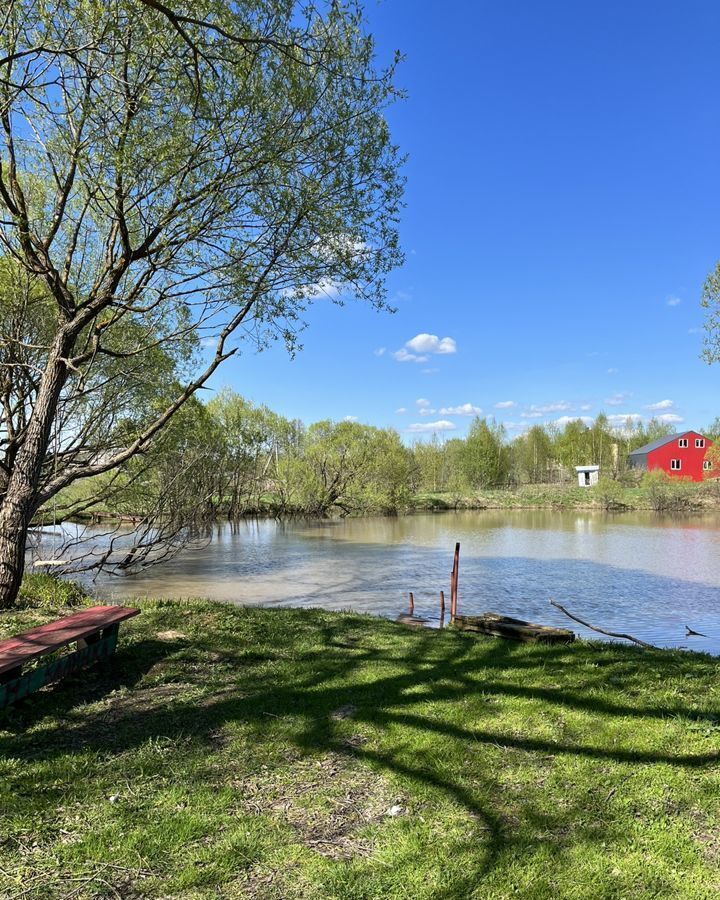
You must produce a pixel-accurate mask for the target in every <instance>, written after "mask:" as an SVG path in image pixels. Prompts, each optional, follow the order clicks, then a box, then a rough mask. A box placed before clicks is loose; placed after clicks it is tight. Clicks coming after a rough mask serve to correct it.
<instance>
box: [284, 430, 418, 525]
mask: <svg viewBox="0 0 720 900" xmlns="http://www.w3.org/2000/svg"><path fill="white" fill-rule="evenodd" d="M412 473H413V460H412V455H411V453H410V451H409V450H408V449H407V448H406V447H404V446H403V444H402V441H401V440H400V436H399V435H398V434H397V432H395V431H393V430H392V429H383V428H374V427H372V426H370V425H361V424H360V423H358V422H331V421H329V420H326V421H323V422H316V423H315V424H314V425H311V426H310V427H309V428H308V430H307V435H306V437H305V440H304V443H303V448H302V456H301V457H299V458H298V459H297V460H296V461H295V463H294V464H293V465H292V466H291V467H290V469H289V477H290V478H291V479H292V480H293V483H294V492H293V495H294V497H295V506H296V509H297V511H301V512H305V513H312V514H315V515H326V514H327V513H328V512H330V511H331V510H333V508H335V509H338V510H340V511H342V512H343V513H345V514H346V515H347V514H350V513H356V512H361V511H373V510H375V511H380V512H386V513H388V512H392V513H395V512H399V511H401V510H403V509H404V508H405V507H406V506H407V505H408V502H409V499H410V495H411V490H410V484H411V478H412Z"/></svg>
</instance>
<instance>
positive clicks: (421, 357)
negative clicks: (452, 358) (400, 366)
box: [393, 332, 457, 363]
mask: <svg viewBox="0 0 720 900" xmlns="http://www.w3.org/2000/svg"><path fill="white" fill-rule="evenodd" d="M447 353H457V344H456V343H455V339H454V338H451V337H444V338H439V337H438V336H437V335H436V334H425V333H424V332H423V333H421V334H416V335H415V337H414V338H410V340H409V341H406V342H405V346H404V347H401V348H400V350H396V351H395V352H394V353H393V357H394V358H395V359H396V360H397V361H398V362H415V363H424V362H427V361H428V359H430V355H431V354H433V355H436V356H437V355H440V356H443V355H445V354H447Z"/></svg>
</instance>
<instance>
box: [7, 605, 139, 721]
mask: <svg viewBox="0 0 720 900" xmlns="http://www.w3.org/2000/svg"><path fill="white" fill-rule="evenodd" d="M139 612H140V610H139V609H132V608H130V607H127V606H91V607H90V608H89V609H83V610H81V611H80V612H77V613H74V614H73V615H72V616H66V617H65V618H64V619H58V620H57V621H55V622H49V623H48V624H47V625H41V626H40V627H39V628H32V629H31V630H30V631H26V632H25V633H24V634H18V635H16V636H15V637H12V638H9V639H8V640H6V641H0V709H3V708H4V707H5V706H8V705H9V704H11V703H15V702H16V701H17V700H21V699H22V698H23V697H27V695H28V694H32V693H33V691H38V690H40V688H41V687H43V685H46V684H50V683H51V682H53V681H58V680H59V679H60V678H63V677H64V676H65V675H68V674H69V673H70V672H74V671H75V670H76V669H79V668H81V667H82V666H86V665H88V664H89V663H91V662H94V661H95V660H99V659H107V657H109V656H111V655H112V654H113V653H114V652H115V648H116V646H117V639H118V631H119V628H120V623H121V622H123V621H124V620H125V619H130V618H131V617H132V616H136V615H137V614H138V613H139ZM69 644H76V649H75V650H74V651H73V652H72V653H66V654H64V655H63V656H59V657H57V658H55V659H53V660H51V661H50V662H48V663H47V664H46V665H42V666H36V667H34V668H31V669H29V670H28V671H27V672H25V673H23V668H24V666H26V665H27V664H28V663H29V662H31V661H32V660H35V659H38V657H41V656H46V655H47V654H48V653H53V652H54V651H56V650H60V649H62V648H63V647H67V646H68V645H69Z"/></svg>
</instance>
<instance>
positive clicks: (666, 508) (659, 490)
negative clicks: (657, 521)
mask: <svg viewBox="0 0 720 900" xmlns="http://www.w3.org/2000/svg"><path fill="white" fill-rule="evenodd" d="M640 486H641V488H642V492H643V494H644V495H645V498H646V499H647V502H648V504H649V505H650V508H651V509H654V510H655V512H682V511H683V510H689V509H692V507H693V506H694V505H695V504H694V498H693V494H694V492H695V485H694V483H693V482H692V481H690V480H689V479H687V478H672V477H671V476H670V475H668V474H667V472H663V471H662V470H661V469H652V470H651V471H650V472H646V473H645V474H644V475H643V478H642V481H641V483H640Z"/></svg>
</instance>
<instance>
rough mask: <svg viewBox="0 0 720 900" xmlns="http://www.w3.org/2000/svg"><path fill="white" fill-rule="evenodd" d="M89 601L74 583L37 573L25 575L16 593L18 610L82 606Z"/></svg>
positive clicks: (81, 589) (85, 594) (84, 592)
mask: <svg viewBox="0 0 720 900" xmlns="http://www.w3.org/2000/svg"><path fill="white" fill-rule="evenodd" d="M88 600H89V598H88V595H87V593H86V591H85V590H84V589H83V588H82V587H81V586H80V585H79V584H78V583H77V582H75V581H66V580H65V579H63V578H55V577H54V576H53V575H46V574H43V573H39V572H32V573H28V574H26V575H25V577H24V578H23V581H22V584H21V586H20V591H19V593H18V599H17V606H18V607H19V608H29V607H46V608H49V609H53V608H55V607H65V606H82V605H84V604H85V603H86V602H87V601H88Z"/></svg>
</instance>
